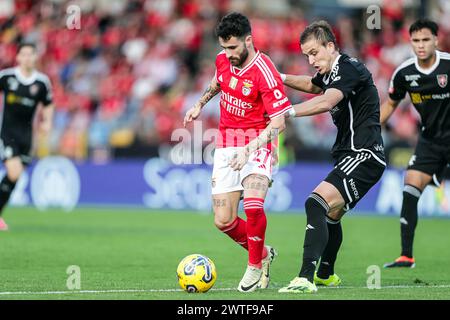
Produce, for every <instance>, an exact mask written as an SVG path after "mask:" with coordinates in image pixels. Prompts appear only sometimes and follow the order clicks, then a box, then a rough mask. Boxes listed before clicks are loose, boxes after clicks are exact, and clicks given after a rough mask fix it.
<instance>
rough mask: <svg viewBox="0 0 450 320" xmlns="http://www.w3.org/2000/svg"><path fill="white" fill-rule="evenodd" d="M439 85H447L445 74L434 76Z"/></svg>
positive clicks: (443, 86) (442, 86)
mask: <svg viewBox="0 0 450 320" xmlns="http://www.w3.org/2000/svg"><path fill="white" fill-rule="evenodd" d="M436 78H437V82H438V84H439V87H441V88H445V87H446V86H447V80H448V76H447V75H446V74H438V75H437V76H436Z"/></svg>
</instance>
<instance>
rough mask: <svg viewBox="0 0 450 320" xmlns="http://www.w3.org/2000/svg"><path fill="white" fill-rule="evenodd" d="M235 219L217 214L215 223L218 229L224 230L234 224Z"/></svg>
mask: <svg viewBox="0 0 450 320" xmlns="http://www.w3.org/2000/svg"><path fill="white" fill-rule="evenodd" d="M235 219H236V218H235V217H224V216H218V215H216V216H215V217H214V224H215V225H216V227H217V229H219V230H224V229H227V228H229V227H230V226H231V225H232V224H233V222H234V220H235Z"/></svg>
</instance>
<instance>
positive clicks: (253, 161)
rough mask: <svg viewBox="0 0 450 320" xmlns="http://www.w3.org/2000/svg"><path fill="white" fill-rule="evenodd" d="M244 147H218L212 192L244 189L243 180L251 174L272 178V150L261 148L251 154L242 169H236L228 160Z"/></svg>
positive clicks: (215, 156) (215, 154)
mask: <svg viewBox="0 0 450 320" xmlns="http://www.w3.org/2000/svg"><path fill="white" fill-rule="evenodd" d="M242 148H243V147H230V148H217V149H216V150H215V153H214V168H213V173H212V180H211V182H212V194H219V193H228V192H233V191H241V190H244V187H243V186H242V181H243V180H244V179H245V178H246V177H248V176H249V175H251V174H261V175H263V176H266V177H267V178H268V179H269V181H270V180H271V179H272V152H271V151H270V150H268V149H265V148H261V149H258V150H256V151H254V152H253V153H252V154H250V156H249V158H248V162H247V163H246V164H245V165H244V167H243V168H242V169H241V170H240V171H234V170H233V169H232V168H231V167H230V166H229V165H228V162H229V161H230V160H231V159H232V158H233V156H234V154H235V153H236V152H237V151H238V150H239V149H242Z"/></svg>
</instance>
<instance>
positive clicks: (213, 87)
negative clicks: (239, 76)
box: [183, 77, 220, 127]
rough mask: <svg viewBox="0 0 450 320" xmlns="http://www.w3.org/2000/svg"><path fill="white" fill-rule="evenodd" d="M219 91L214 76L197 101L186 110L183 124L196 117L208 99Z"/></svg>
mask: <svg viewBox="0 0 450 320" xmlns="http://www.w3.org/2000/svg"><path fill="white" fill-rule="evenodd" d="M219 92H220V85H219V83H218V82H217V80H216V77H214V78H213V79H212V80H211V83H210V84H209V86H208V88H207V89H206V90H205V92H203V95H202V96H201V97H200V99H199V100H198V101H197V103H196V104H195V105H194V106H193V107H192V108H191V109H189V110H188V111H187V112H186V115H185V116H184V120H183V126H185V127H186V123H188V122H191V121H193V120H195V119H197V118H198V116H199V115H200V112H201V111H202V108H203V106H204V105H205V104H207V103H208V101H209V100H211V99H212V98H214V96H215V95H216V94H218V93H219Z"/></svg>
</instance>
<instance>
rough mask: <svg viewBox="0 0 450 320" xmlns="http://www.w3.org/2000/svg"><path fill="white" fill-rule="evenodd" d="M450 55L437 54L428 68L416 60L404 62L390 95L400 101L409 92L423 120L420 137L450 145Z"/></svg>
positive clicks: (395, 78)
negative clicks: (423, 67) (422, 66)
mask: <svg viewBox="0 0 450 320" xmlns="http://www.w3.org/2000/svg"><path fill="white" fill-rule="evenodd" d="M449 75H450V54H448V53H445V52H440V51H436V62H435V63H434V65H433V66H432V67H431V68H429V69H426V70H424V69H422V68H421V67H420V66H419V63H418V61H417V57H414V58H411V59H408V60H406V61H405V62H403V63H402V64H401V65H400V66H399V67H398V68H397V69H396V70H395V72H394V74H393V75H392V79H391V83H390V86H389V96H390V98H391V99H392V100H401V99H403V98H404V97H405V94H406V92H408V93H409V96H410V97H411V102H412V103H413V105H414V107H415V108H416V110H417V111H418V112H419V114H420V117H421V119H422V131H421V135H422V136H423V137H424V138H426V139H430V140H433V141H434V142H437V143H439V142H445V143H449V142H450V84H449V81H448V80H449V79H448V77H449Z"/></svg>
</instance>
